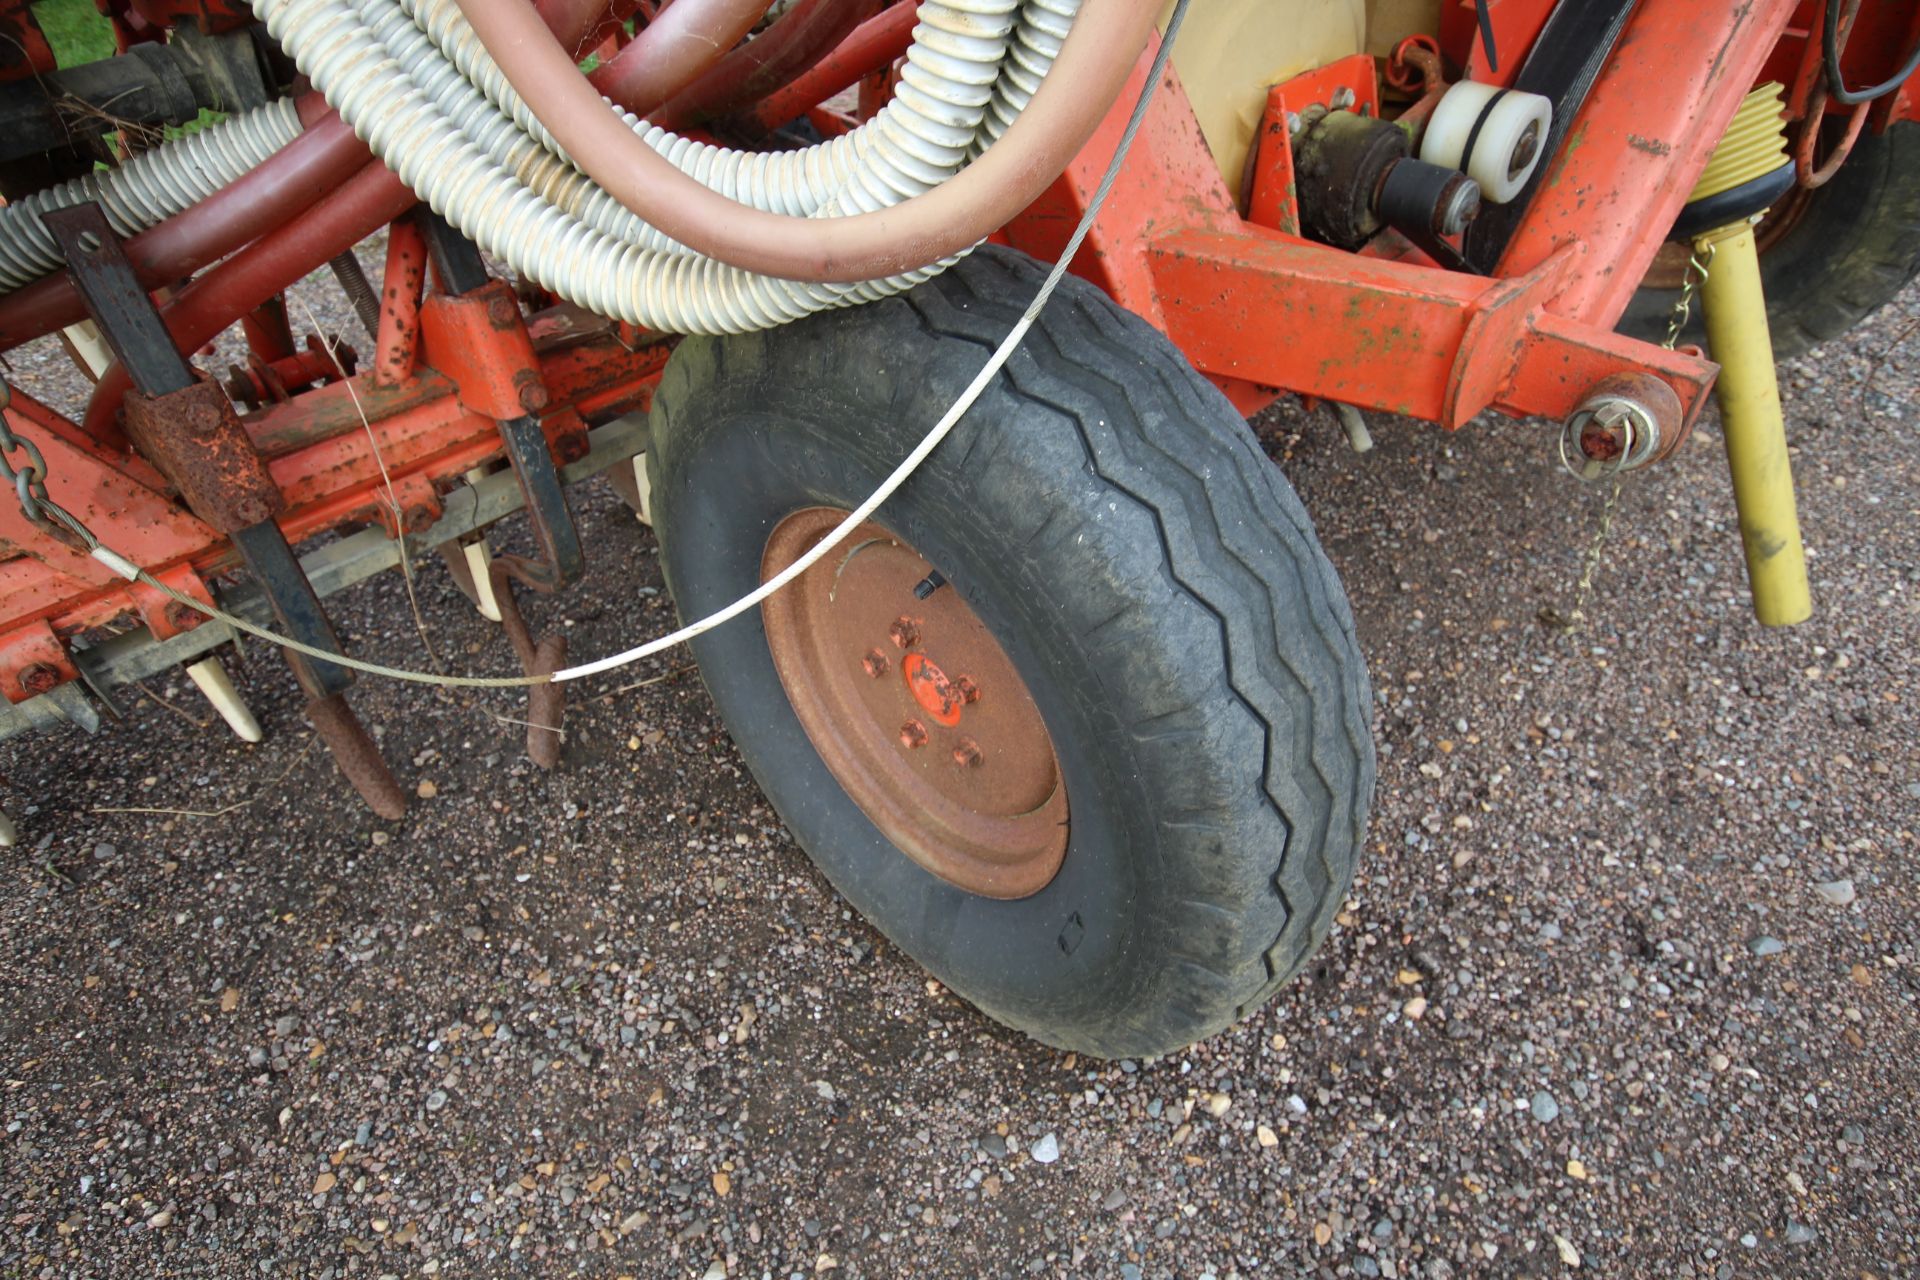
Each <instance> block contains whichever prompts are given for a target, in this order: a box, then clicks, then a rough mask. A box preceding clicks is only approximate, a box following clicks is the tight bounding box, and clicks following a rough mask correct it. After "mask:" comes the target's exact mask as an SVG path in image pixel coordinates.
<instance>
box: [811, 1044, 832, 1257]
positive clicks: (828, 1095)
mask: <svg viewBox="0 0 1920 1280" xmlns="http://www.w3.org/2000/svg"><path fill="white" fill-rule="evenodd" d="M813 1091H814V1092H815V1093H817V1094H819V1095H820V1096H821V1097H822V1098H824V1099H825V1100H826V1101H828V1102H832V1101H833V1099H834V1096H835V1095H834V1092H833V1085H832V1084H831V1083H829V1082H828V1081H825V1080H815V1081H814V1082H813ZM821 1256H822V1257H825V1256H826V1255H824V1254H822V1255H821Z"/></svg>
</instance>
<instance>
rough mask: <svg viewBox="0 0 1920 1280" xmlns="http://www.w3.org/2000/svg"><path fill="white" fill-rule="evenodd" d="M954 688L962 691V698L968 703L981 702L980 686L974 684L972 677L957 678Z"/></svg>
mask: <svg viewBox="0 0 1920 1280" xmlns="http://www.w3.org/2000/svg"><path fill="white" fill-rule="evenodd" d="M953 687H954V688H956V689H958V690H959V691H960V696H961V697H962V698H964V699H965V700H966V701H968V702H978V701H980V686H979V685H977V684H975V683H974V682H973V677H972V676H959V677H956V678H955V679H954V682H953Z"/></svg>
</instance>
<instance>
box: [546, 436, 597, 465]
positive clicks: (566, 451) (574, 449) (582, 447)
mask: <svg viewBox="0 0 1920 1280" xmlns="http://www.w3.org/2000/svg"><path fill="white" fill-rule="evenodd" d="M590 447H591V446H589V445H588V443H587V438H586V436H584V435H577V434H574V433H572V432H569V433H567V434H566V435H563V436H561V437H560V438H559V439H558V440H555V441H554V442H553V452H554V454H555V455H556V456H558V457H559V459H560V462H561V465H563V466H564V465H565V464H567V463H569V462H578V461H580V459H582V458H584V457H586V456H587V452H588V450H589V448H590Z"/></svg>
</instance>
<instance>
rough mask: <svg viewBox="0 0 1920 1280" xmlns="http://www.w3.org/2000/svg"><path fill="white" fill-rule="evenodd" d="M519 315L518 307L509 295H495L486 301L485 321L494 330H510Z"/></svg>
mask: <svg viewBox="0 0 1920 1280" xmlns="http://www.w3.org/2000/svg"><path fill="white" fill-rule="evenodd" d="M519 315H520V307H519V305H518V304H517V303H515V302H514V300H513V296H512V295H511V294H507V293H495V294H494V295H493V296H492V297H490V298H488V299H487V320H488V322H489V323H491V324H492V325H493V327H494V328H496V329H508V328H511V327H512V326H513V322H514V321H515V320H516V319H518V318H519Z"/></svg>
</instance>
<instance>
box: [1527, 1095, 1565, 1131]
mask: <svg viewBox="0 0 1920 1280" xmlns="http://www.w3.org/2000/svg"><path fill="white" fill-rule="evenodd" d="M1527 1110H1529V1111H1531V1112H1533V1118H1534V1119H1535V1120H1538V1121H1539V1122H1540V1123H1541V1124H1552V1123H1553V1122H1554V1121H1555V1120H1557V1119H1559V1118H1560V1104H1559V1103H1558V1102H1555V1101H1554V1100H1553V1095H1552V1094H1550V1093H1548V1092H1547V1091H1546V1090H1545V1089H1540V1090H1536V1091H1535V1093H1534V1095H1533V1100H1532V1101H1531V1102H1529V1103H1528V1104H1527Z"/></svg>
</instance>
